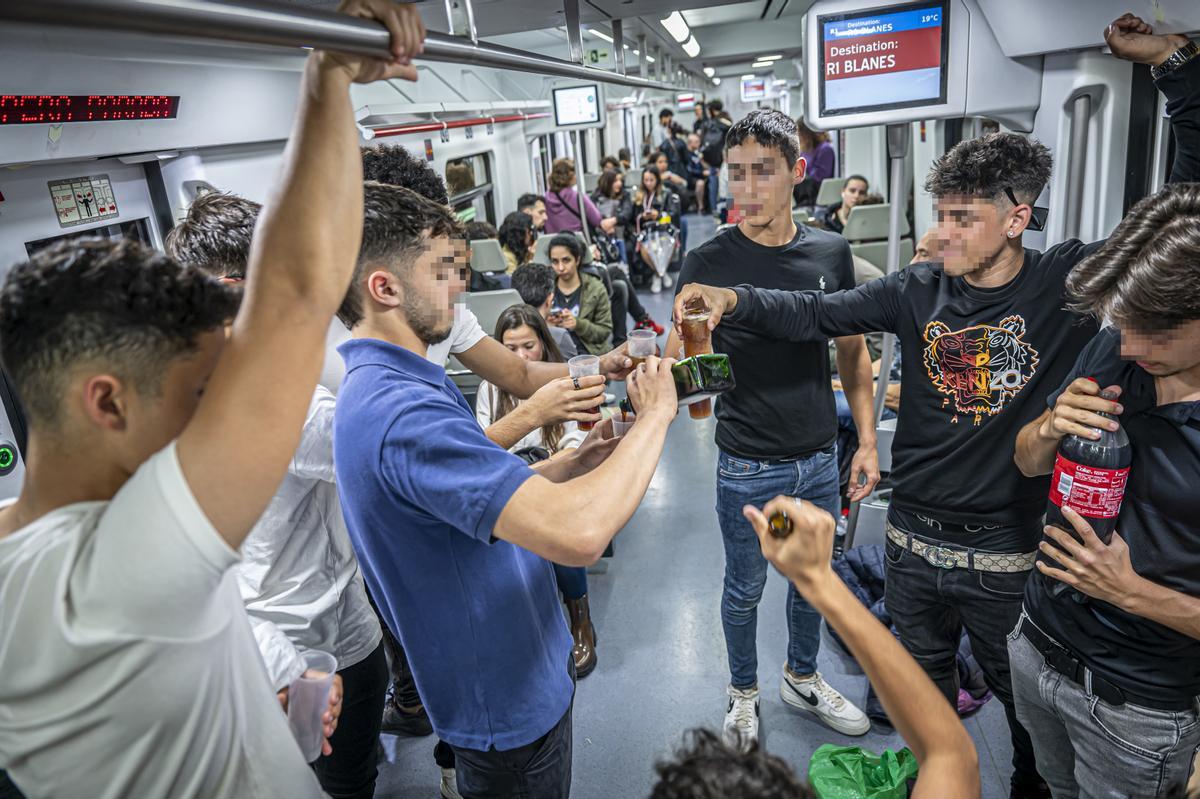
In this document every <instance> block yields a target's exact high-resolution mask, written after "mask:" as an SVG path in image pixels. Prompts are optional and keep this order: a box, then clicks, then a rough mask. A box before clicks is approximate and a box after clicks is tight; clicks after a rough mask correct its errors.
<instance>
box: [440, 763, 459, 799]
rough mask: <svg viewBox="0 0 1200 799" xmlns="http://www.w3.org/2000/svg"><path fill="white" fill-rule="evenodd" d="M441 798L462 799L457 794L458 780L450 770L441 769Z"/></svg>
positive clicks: (452, 770)
mask: <svg viewBox="0 0 1200 799" xmlns="http://www.w3.org/2000/svg"><path fill="white" fill-rule="evenodd" d="M442 796H444V797H445V798H446V799H462V794H460V793H459V792H458V780H457V777H456V775H455V773H454V769H452V768H444V769H442Z"/></svg>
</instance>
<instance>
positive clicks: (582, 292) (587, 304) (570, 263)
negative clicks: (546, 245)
mask: <svg viewBox="0 0 1200 799" xmlns="http://www.w3.org/2000/svg"><path fill="white" fill-rule="evenodd" d="M582 262H583V243H582V242H581V241H580V240H579V239H578V238H577V237H576V236H575V235H574V234H572V233H560V234H558V235H557V236H555V237H554V238H553V239H551V240H550V266H552V267H553V268H554V273H555V275H557V281H556V283H555V286H554V305H553V307H552V309H551V311H550V316H549V317H548V318H547V320H546V321H547V322H549V323H550V324H551V325H553V326H554V327H561V328H562V329H564V330H566V331H567V332H568V333H570V334H571V338H572V339H573V340H574V341H575V348H576V349H578V350H579V351H580V352H590V353H591V354H593V355H599V354H601V353H603V352H605V351H607V350H608V347H609V339H610V338H611V336H612V330H613V322H612V305H611V304H610V302H609V298H608V292H607V291H605V290H604V283H603V282H601V280H600V279H599V278H596V277H592V276H591V275H589V274H587V273H586V272H581V271H580V270H579V266H580V264H581V263H582Z"/></svg>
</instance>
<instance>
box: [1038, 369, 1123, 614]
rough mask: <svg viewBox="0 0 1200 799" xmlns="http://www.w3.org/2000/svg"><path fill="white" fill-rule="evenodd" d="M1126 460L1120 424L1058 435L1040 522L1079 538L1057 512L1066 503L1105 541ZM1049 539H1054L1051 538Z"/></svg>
mask: <svg viewBox="0 0 1200 799" xmlns="http://www.w3.org/2000/svg"><path fill="white" fill-rule="evenodd" d="M1100 396H1101V397H1102V398H1104V399H1106V400H1115V399H1116V398H1117V395H1116V394H1115V393H1114V392H1108V391H1102V392H1100ZM1100 416H1103V417H1104V418H1106V419H1114V418H1115V417H1114V416H1113V415H1112V414H1108V413H1100ZM1132 461H1133V447H1132V446H1130V444H1129V436H1128V435H1126V434H1125V428H1123V427H1118V428H1117V429H1116V430H1104V429H1102V430H1100V437H1099V438H1083V437H1082V436H1076V435H1070V436H1064V437H1063V440H1062V441H1061V442H1059V445H1058V457H1057V458H1055V461H1054V473H1053V475H1052V476H1051V478H1050V501H1049V502H1048V503H1047V505H1046V524H1049V525H1053V526H1055V527H1058V528H1060V529H1062V530H1065V531H1067V532H1068V533H1070V534H1071V535H1072V536H1073V537H1074V538H1075V539H1076V540H1079V534H1078V533H1076V532H1075V528H1074V527H1073V526H1072V525H1071V523H1070V522H1069V521H1067V519H1066V517H1065V516H1063V512H1062V509H1063V508H1064V507H1068V508H1070V509H1071V510H1073V511H1075V512H1076V513H1078V514H1079V515H1080V516H1082V517H1083V518H1084V520H1085V521H1086V522H1087V523H1088V524H1090V525H1091V527H1092V529H1093V530H1094V531H1095V532H1096V537H1097V538H1099V539H1100V540H1101V541H1103V542H1104V543H1105V544H1107V543H1108V542H1109V541H1110V540H1111V539H1112V534H1113V532H1114V531H1115V530H1116V529H1117V516H1118V515H1119V514H1120V513H1121V501H1122V500H1123V499H1124V498H1125V484H1126V483H1127V482H1128V480H1129V464H1130V463H1131V462H1132ZM1050 543H1051V544H1052V545H1053V544H1054V542H1053V541H1051V542H1050ZM1051 565H1056V564H1051ZM1050 583H1051V593H1053V594H1054V595H1055V596H1058V595H1060V594H1062V593H1064V592H1065V591H1066V588H1067V586H1066V584H1064V583H1062V582H1059V581H1058V580H1054V579H1052V578H1051V579H1050ZM1072 593H1076V592H1072ZM1077 598H1079V597H1077Z"/></svg>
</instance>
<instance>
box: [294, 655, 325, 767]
mask: <svg viewBox="0 0 1200 799" xmlns="http://www.w3.org/2000/svg"><path fill="white" fill-rule="evenodd" d="M302 657H303V659H304V673H303V674H302V675H300V676H299V677H297V678H296V679H295V680H293V681H292V684H291V686H290V687H289V688H288V713H287V715H288V726H289V727H291V728H292V735H294V736H295V737H296V743H298V744H299V745H300V753H301V754H302V755H304V762H305V763H311V762H313V761H314V760H316V759H317V758H318V757H320V756H321V745H322V744H323V743H324V742H325V725H324V723H323V722H322V718H323V717H324V716H325V711H326V710H328V709H329V691H330V689H332V688H333V675H334V673H335V672H336V671H337V659H336V658H334V656H333V655H331V654H329V653H328V652H321V651H320V650H317V649H310V650H308V651H307V652H304V653H303V655H302Z"/></svg>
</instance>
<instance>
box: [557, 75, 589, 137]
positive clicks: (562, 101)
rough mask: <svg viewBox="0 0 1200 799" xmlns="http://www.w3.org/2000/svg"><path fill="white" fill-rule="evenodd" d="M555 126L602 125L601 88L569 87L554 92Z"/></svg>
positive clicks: (587, 86)
mask: <svg viewBox="0 0 1200 799" xmlns="http://www.w3.org/2000/svg"><path fill="white" fill-rule="evenodd" d="M554 124H555V125H558V126H559V127H571V126H574V125H599V124H600V87H599V86H598V85H596V84H595V83H592V84H588V85H586V86H568V87H566V88H563V89H555V90H554Z"/></svg>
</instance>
